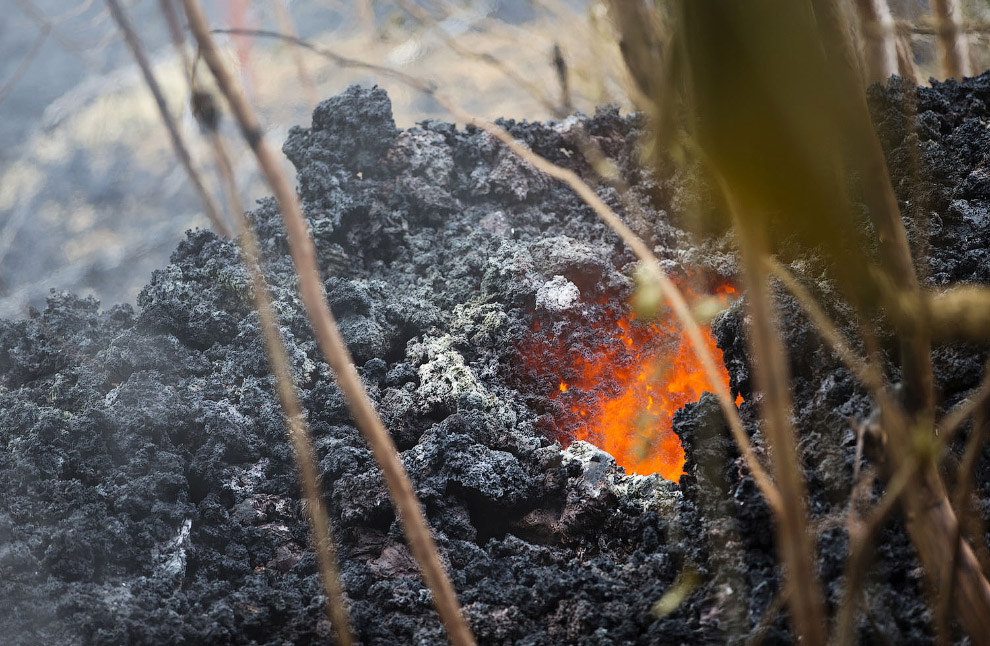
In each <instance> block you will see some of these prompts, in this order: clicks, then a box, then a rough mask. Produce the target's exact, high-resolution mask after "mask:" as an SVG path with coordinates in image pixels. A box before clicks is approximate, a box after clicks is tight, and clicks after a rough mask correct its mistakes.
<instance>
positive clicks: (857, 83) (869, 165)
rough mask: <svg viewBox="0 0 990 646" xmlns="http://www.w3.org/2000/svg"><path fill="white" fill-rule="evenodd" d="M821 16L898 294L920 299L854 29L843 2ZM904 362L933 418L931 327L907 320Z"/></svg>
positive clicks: (912, 391)
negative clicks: (851, 34) (854, 42)
mask: <svg viewBox="0 0 990 646" xmlns="http://www.w3.org/2000/svg"><path fill="white" fill-rule="evenodd" d="M811 2H812V6H813V8H814V11H815V18H816V20H817V23H818V28H819V31H820V33H821V36H822V40H823V44H824V46H825V51H826V53H827V55H828V57H829V62H830V64H831V70H832V73H833V74H834V75H835V77H836V79H835V80H836V83H837V86H838V87H839V88H842V89H843V91H844V93H845V95H846V100H845V101H844V102H843V103H842V104H841V105H842V106H843V109H844V110H845V114H844V115H842V116H843V118H844V121H845V124H846V128H847V130H848V132H849V133H850V140H851V141H857V142H859V145H860V150H859V153H860V156H861V158H860V160H859V162H860V171H861V172H862V173H863V176H864V177H866V178H868V179H867V181H864V182H863V188H864V190H863V193H864V195H863V197H864V201H865V202H866V205H867V207H868V209H869V213H870V218H871V220H872V222H873V226H874V228H875V230H876V233H877V242H878V246H879V250H880V257H881V261H882V262H883V266H884V269H885V271H886V272H887V275H888V278H889V281H890V283H891V286H892V287H893V291H894V295H895V296H898V297H901V298H905V299H917V298H919V288H918V278H917V275H916V273H915V269H914V260H913V258H912V257H911V247H910V245H909V244H908V239H907V231H906V230H905V229H904V223H903V221H902V220H901V214H900V209H899V207H898V204H897V197H896V196H895V195H894V189H893V187H892V186H891V183H890V175H889V174H888V172H887V161H886V158H885V157H884V154H883V149H882V148H881V147H880V141H879V140H878V139H877V136H876V133H875V131H874V130H873V122H872V120H871V118H870V111H869V107H868V106H867V104H866V94H865V92H864V90H863V83H862V77H861V76H860V72H859V65H858V62H857V59H856V56H855V53H854V51H853V49H852V45H851V43H850V41H849V28H848V25H847V24H846V21H845V17H844V16H843V14H842V9H841V7H839V4H838V2H837V0H811ZM899 332H900V335H899V337H900V344H901V363H902V366H903V368H904V381H905V386H906V388H907V391H908V393H907V394H908V397H907V400H908V401H910V402H912V406H913V408H914V410H915V411H916V412H917V413H918V414H919V416H920V417H928V418H930V417H931V411H932V410H933V409H934V403H935V402H934V381H933V379H932V365H931V340H930V338H929V333H928V329H927V326H925V325H923V324H914V323H912V322H908V321H905V322H904V323H903V325H902V326H901V327H900V329H899Z"/></svg>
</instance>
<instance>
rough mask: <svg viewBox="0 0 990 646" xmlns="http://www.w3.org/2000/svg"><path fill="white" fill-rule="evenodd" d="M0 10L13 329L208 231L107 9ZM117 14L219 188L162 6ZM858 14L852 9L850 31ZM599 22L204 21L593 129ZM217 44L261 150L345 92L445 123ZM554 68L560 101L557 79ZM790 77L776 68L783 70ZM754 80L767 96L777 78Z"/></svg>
mask: <svg viewBox="0 0 990 646" xmlns="http://www.w3.org/2000/svg"><path fill="white" fill-rule="evenodd" d="M936 1H937V0H936ZM0 4H2V5H4V9H5V10H4V12H3V15H4V19H3V20H2V21H0V47H2V48H3V55H2V56H0V115H2V116H3V118H2V119H0V316H5V317H19V316H26V315H27V314H28V312H29V309H30V308H32V307H33V308H41V307H43V306H44V299H45V298H46V297H47V295H48V293H49V289H51V288H55V289H60V290H61V289H69V290H73V291H75V292H78V293H81V294H91V295H94V296H96V297H97V298H99V299H100V300H101V301H102V302H104V304H110V303H114V302H120V301H124V302H133V301H134V299H135V296H136V294H137V292H138V291H139V290H140V288H141V287H142V286H143V285H144V283H145V282H146V281H147V279H148V277H149V276H150V273H151V271H152V270H153V269H155V268H157V267H160V266H162V265H163V264H165V263H166V262H167V258H168V255H169V254H170V253H171V250H172V249H173V248H174V246H175V244H176V243H177V241H178V240H179V239H180V238H181V236H182V232H183V231H184V230H185V229H187V228H191V227H197V226H199V227H205V226H208V222H207V221H206V219H205V217H204V216H203V215H202V212H201V211H202V209H201V207H200V202H199V199H198V197H197V195H196V194H195V192H194V191H193V190H192V188H191V187H190V186H189V182H188V180H187V178H186V176H185V174H184V172H183V171H182V169H181V167H180V166H179V165H178V164H177V163H176V161H175V158H174V155H173V152H172V150H171V148H170V146H169V141H168V137H167V134H166V132H165V130H164V128H162V126H161V121H160V118H159V116H158V114H157V112H156V109H155V105H154V102H153V100H152V98H151V96H150V94H149V92H148V89H147V87H146V86H145V85H144V83H143V82H142V80H141V77H140V74H139V73H138V71H137V69H136V66H135V65H134V63H133V60H132V59H131V57H130V55H129V53H128V51H127V49H126V47H124V44H123V42H122V41H121V38H120V35H119V32H118V30H117V29H116V26H115V25H114V23H113V21H112V20H111V18H110V16H109V14H108V13H107V10H106V7H105V5H104V4H103V3H102V2H98V1H93V0H0ZM126 4H127V7H128V11H129V12H130V13H131V15H132V18H133V20H134V22H135V23H136V25H137V26H138V30H139V32H140V36H141V38H142V40H143V42H144V45H145V47H146V48H147V50H148V53H149V56H150V58H151V59H152V63H153V65H154V68H155V71H156V74H157V76H158V78H159V80H160V82H161V83H162V85H163V86H164V89H165V92H166V95H167V99H168V101H169V104H170V107H171V109H172V111H173V114H175V115H177V116H178V118H179V121H180V125H181V128H182V130H183V131H184V134H185V135H186V138H187V140H188V141H190V142H192V143H193V144H194V145H193V151H192V152H193V156H194V158H195V162H196V164H197V166H198V167H199V168H200V169H201V170H202V172H203V173H204V175H205V179H206V182H207V184H208V185H211V186H219V185H220V182H219V180H218V178H217V172H216V169H215V168H214V167H213V164H212V161H211V159H212V158H211V155H210V152H209V147H208V145H207V143H206V141H205V140H203V138H201V137H199V136H198V128H197V126H196V124H195V121H194V119H193V117H192V115H191V114H190V113H189V109H188V98H189V97H188V92H189V90H188V86H187V84H186V82H185V79H184V78H183V71H182V69H183V68H182V64H181V61H179V60H178V59H177V57H176V55H175V52H174V49H173V48H172V47H171V44H170V42H169V37H168V29H167V24H166V21H165V19H164V18H163V16H162V13H161V11H160V6H159V2H158V0H136V1H134V2H130V3H126ZM657 4H658V5H659V4H664V3H660V2H658V3H657ZM858 4H862V3H860V2H859V0H856V2H855V3H854V2H853V1H852V0H850V2H849V3H848V9H849V12H850V14H851V15H854V14H855V11H856V5H858ZM606 5H607V3H604V2H596V1H588V0H471V1H464V0H398V1H397V0H360V1H358V2H353V3H352V2H344V1H343V0H222V1H218V2H214V3H209V7H208V8H209V11H210V14H211V15H210V19H211V22H212V23H213V24H215V25H218V26H233V27H242V28H249V29H269V30H275V31H283V32H284V31H291V30H295V31H296V32H297V33H298V34H299V36H300V37H302V38H305V39H307V40H310V41H313V42H315V43H318V44H325V45H330V46H332V48H333V49H334V50H335V51H336V52H338V53H340V54H343V55H346V56H351V57H354V58H360V59H363V60H367V61H370V62H375V63H380V64H385V65H389V66H392V67H396V68H399V69H402V70H403V71H407V72H410V73H413V74H416V75H421V76H426V77H429V78H432V79H435V80H436V81H437V82H438V83H439V85H440V86H441V87H442V88H443V90H444V91H445V92H446V93H447V95H448V96H450V97H451V98H452V99H454V100H455V101H456V102H457V103H459V104H460V105H461V106H463V107H464V108H466V109H467V110H468V111H470V112H471V113H472V114H475V115H477V116H479V117H485V118H496V117H507V118H515V119H529V120H544V119H549V118H554V117H560V116H561V115H563V114H565V113H567V112H570V111H572V110H580V111H583V112H586V113H588V112H592V111H593V110H594V108H595V106H596V105H600V104H603V103H617V104H618V105H620V106H621V107H622V108H623V109H624V110H629V109H632V108H633V106H634V105H635V103H636V95H637V92H636V90H635V89H633V88H634V87H635V84H634V83H632V82H631V80H630V79H629V78H628V73H627V72H626V71H625V67H624V65H623V60H622V54H621V52H620V48H619V46H618V44H617V42H616V38H615V30H614V28H613V25H612V24H611V22H610V19H609V15H608V10H607V6H606ZM889 8H890V12H891V19H892V20H893V21H894V22H893V28H894V29H896V31H897V33H898V34H899V38H900V42H901V43H902V45H903V46H904V47H905V48H906V51H907V52H908V54H909V56H908V58H909V59H910V62H911V66H912V67H913V68H914V69H913V73H915V74H916V75H917V78H918V79H920V80H924V79H927V78H928V77H929V76H933V77H936V78H942V77H944V73H943V72H942V70H943V66H942V62H941V61H940V54H939V48H938V46H937V35H936V29H935V25H934V23H933V22H932V19H931V15H932V7H931V6H929V3H928V2H927V1H926V0H892V1H891V2H890V4H889ZM961 10H962V14H961V18H960V20H961V22H962V25H963V27H964V28H965V29H966V30H967V33H966V42H967V43H968V45H969V52H968V58H969V61H968V65H969V69H970V70H982V69H985V68H987V67H988V66H990V47H987V44H988V43H987V40H988V38H990V28H988V25H990V5H988V4H987V3H985V2H983V1H982V0H981V1H977V0H964V1H963V2H962V3H961ZM220 40H221V42H222V43H223V44H224V46H225V47H226V48H227V50H228V53H229V56H230V61H231V62H232V63H234V64H235V65H236V66H237V69H238V70H239V72H240V74H241V77H242V80H243V81H244V83H245V85H246V87H247V88H248V92H249V94H250V99H251V100H252V102H253V103H254V104H255V105H256V107H257V108H258V110H259V112H260V114H261V115H262V119H263V122H264V124H265V127H266V129H267V131H268V133H269V136H270V138H271V140H272V141H273V142H278V141H281V140H283V139H284V136H285V133H286V132H287V130H288V128H289V127H290V126H292V125H294V124H308V122H309V114H310V111H311V109H312V107H313V102H314V101H317V100H320V99H323V98H327V97H329V96H332V95H333V94H335V93H337V92H340V91H341V90H343V89H344V88H346V87H347V86H348V85H349V84H351V83H365V84H375V83H377V84H379V85H382V86H384V87H386V89H387V90H388V91H389V95H390V96H391V98H392V101H393V104H394V109H395V117H396V121H397V123H398V125H399V126H401V127H408V126H411V125H414V124H415V123H416V122H417V121H419V120H421V119H426V118H436V119H447V120H452V119H451V117H449V116H448V115H447V114H446V113H445V112H444V111H443V110H442V109H441V107H440V106H439V105H437V104H436V103H435V102H434V101H433V100H432V99H430V98H429V97H425V96H423V95H422V94H420V93H417V92H415V91H414V90H411V89H409V88H407V87H404V86H402V85H401V84H399V83H397V82H394V81H390V80H388V79H381V78H375V77H374V76H373V75H372V74H370V73H367V72H360V71H354V70H342V69H339V68H337V67H335V66H334V65H333V64H332V63H331V62H330V61H328V60H326V59H324V58H322V57H320V56H318V55H316V54H313V53H312V52H308V51H305V50H299V49H297V48H294V47H292V46H291V45H287V44H285V43H282V42H278V41H273V40H263V39H250V38H239V37H229V38H221V39H220ZM861 41H862V39H861ZM793 45H794V47H795V52H798V51H805V52H806V53H807V50H808V49H809V48H808V47H807V46H806V44H805V45H803V44H802V43H801V42H795V43H793ZM860 45H861V46H862V42H860ZM558 53H559V55H558ZM482 57H487V58H484V59H483V58H482ZM493 61H494V63H493ZM561 62H562V63H563V65H564V67H565V68H566V72H567V78H568V87H567V92H566V94H565V93H564V92H563V90H562V88H561V86H560V83H559V77H558V73H559V70H560V65H561ZM791 62H792V61H787V60H783V61H780V63H781V65H783V66H787V65H789V64H790V63H791ZM507 70H508V73H506V71H507ZM766 72H767V76H768V78H767V79H765V80H766V81H768V82H769V81H770V80H772V76H773V74H776V73H783V74H786V73H787V70H786V69H781V70H776V69H767V70H766ZM204 76H205V75H204ZM727 78H730V79H731V78H732V77H731V75H727ZM520 79H521V80H522V81H525V83H523V82H521V81H520ZM817 81H818V79H812V78H809V79H806V82H804V84H803V85H802V87H805V86H807V87H806V88H805V89H807V90H808V91H809V94H808V97H809V108H810V109H813V110H814V111H815V114H816V115H819V116H821V117H822V118H826V119H827V118H829V117H828V110H827V104H820V103H816V102H815V100H814V99H813V98H812V97H816V96H817V94H816V93H821V91H820V85H819V84H818V83H817ZM736 82H737V83H741V82H743V81H742V80H741V79H736ZM746 82H749V81H746ZM222 132H223V133H224V134H225V135H226V136H227V137H229V139H230V142H231V145H232V146H235V150H240V151H241V152H243V150H241V149H238V148H236V147H237V146H242V143H241V142H240V141H239V140H238V138H237V137H235V136H233V135H234V134H235V132H234V129H233V128H232V126H231V124H230V123H224V124H223V125H222ZM822 143H823V145H828V144H829V142H827V141H826V142H822ZM234 158H235V162H236V168H235V169H234V171H235V175H236V180H237V183H238V185H239V186H240V188H241V191H242V194H243V195H244V196H246V197H247V198H248V200H247V202H246V204H247V205H248V207H250V205H251V204H252V201H253V200H254V199H257V198H260V197H263V196H265V195H266V194H267V191H266V189H265V188H264V186H263V184H262V183H261V182H260V180H259V178H258V176H257V174H256V171H255V170H254V168H253V164H252V163H251V161H250V160H249V158H248V156H247V155H245V154H239V153H236V154H235V155H234ZM795 168H798V167H796V166H790V165H788V166H786V167H785V168H784V169H783V170H786V171H788V172H791V171H793V170H794V169H795ZM794 172H797V171H794ZM805 188H808V187H801V190H804V189H805ZM812 188H816V190H817V189H820V190H817V192H816V194H818V195H821V196H822V197H823V198H825V199H826V201H823V202H822V204H823V208H824V206H825V204H827V198H829V196H830V195H833V194H832V193H831V192H830V190H829V187H824V186H823V187H812Z"/></svg>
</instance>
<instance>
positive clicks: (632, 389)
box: [527, 284, 741, 481]
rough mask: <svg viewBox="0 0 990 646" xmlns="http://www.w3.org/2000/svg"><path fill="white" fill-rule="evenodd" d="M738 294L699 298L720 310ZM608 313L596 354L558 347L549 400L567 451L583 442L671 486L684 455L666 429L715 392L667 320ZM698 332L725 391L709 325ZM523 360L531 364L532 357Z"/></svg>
mask: <svg viewBox="0 0 990 646" xmlns="http://www.w3.org/2000/svg"><path fill="white" fill-rule="evenodd" d="M735 293H736V290H735V288H734V287H733V286H731V285H729V284H723V285H720V286H718V287H717V288H716V289H715V290H714V294H713V295H711V296H708V295H705V296H704V297H705V298H712V297H714V298H716V299H718V301H720V303H721V305H723V306H724V305H726V304H727V303H728V301H729V300H730V299H731V298H732V297H733V295H734V294H735ZM685 297H686V298H688V301H689V304H693V303H694V304H696V303H698V302H700V299H701V296H698V295H695V294H692V293H690V292H686V293H685ZM606 313H607V317H606V318H608V319H610V320H614V321H615V322H614V324H610V325H608V326H607V327H608V329H604V328H605V327H606V326H601V327H600V328H599V329H597V330H595V332H596V336H598V337H599V338H602V337H601V336H600V335H604V336H605V337H606V339H605V341H603V342H602V343H601V345H600V347H590V348H589V347H574V346H575V345H577V346H586V345H587V344H586V343H582V342H578V343H576V344H575V342H574V340H573V339H571V340H570V341H568V340H567V339H560V340H559V345H556V350H558V351H562V352H563V357H564V361H563V364H564V365H563V366H562V367H561V369H560V373H559V374H560V376H561V377H562V379H561V380H560V382H559V384H558V385H557V386H556V388H554V389H553V391H552V392H551V393H550V394H549V396H550V398H551V399H552V400H554V401H555V402H556V403H557V404H559V405H560V408H559V409H558V410H560V411H561V412H562V413H563V419H560V420H558V424H559V428H560V429H561V430H562V431H563V435H564V437H561V438H560V439H561V440H562V441H563V442H564V443H565V444H569V443H570V441H574V440H585V441H587V442H590V443H592V444H594V445H596V446H598V447H600V448H602V449H604V450H605V451H607V452H608V453H610V454H611V455H612V456H614V457H615V459H616V461H617V462H618V463H619V464H620V465H622V466H623V467H625V470H626V472H627V473H638V474H641V475H646V474H651V473H659V474H660V475H661V476H663V477H664V478H667V479H669V480H674V481H676V480H678V479H679V478H680V476H681V474H682V473H683V468H684V450H683V449H682V448H681V444H680V440H679V439H678V437H677V436H676V435H675V434H674V432H673V430H672V427H671V426H672V425H671V422H672V420H673V417H674V413H675V412H676V411H677V410H679V409H680V408H681V407H683V406H684V405H685V404H688V403H690V402H694V401H697V400H698V398H699V397H700V396H701V394H702V393H703V392H705V391H712V390H713V388H712V387H711V385H710V383H709V381H708V378H707V377H706V376H705V373H704V370H703V368H702V366H701V362H700V361H698V359H697V358H696V357H695V355H694V351H693V349H692V347H691V342H690V341H689V340H688V338H687V336H686V335H685V334H683V333H682V332H681V330H680V327H679V325H678V323H677V321H676V320H674V317H673V315H672V314H668V315H667V317H666V318H660V319H657V320H653V321H650V322H641V321H636V320H635V318H634V317H633V316H632V315H631V314H625V315H621V316H618V315H617V314H616V313H613V312H611V311H608V310H606ZM535 329H538V328H535V327H534V330H535ZM702 331H703V332H704V333H705V334H703V336H704V338H705V341H706V343H707V344H708V349H709V351H711V353H712V355H713V356H714V358H715V360H716V363H717V365H718V367H719V369H720V371H721V375H720V376H721V378H722V379H723V383H724V384H725V385H728V382H729V375H728V373H727V372H726V371H725V368H724V366H723V364H722V351H721V350H719V349H718V348H717V347H716V346H715V340H714V339H713V338H712V337H711V334H710V331H709V329H708V326H707V325H703V326H702ZM569 344H570V347H568V345H569ZM553 345H554V344H551V347H553ZM596 346H598V344H597V343H596ZM527 359H528V361H527V363H530V361H529V360H531V359H533V357H528V358H527ZM547 359H548V358H547V357H545V356H544V357H542V358H541V359H540V363H541V364H542V365H544V368H543V369H544V370H546V369H548V367H549V369H553V368H554V365H553V364H555V363H557V362H556V361H554V360H552V359H551V360H547ZM739 401H741V397H740V398H738V399H737V402H736V403H737V404H738V403H739Z"/></svg>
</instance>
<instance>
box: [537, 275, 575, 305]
mask: <svg viewBox="0 0 990 646" xmlns="http://www.w3.org/2000/svg"><path fill="white" fill-rule="evenodd" d="M580 300H581V291H580V290H579V289H578V287H577V285H575V284H574V283H572V282H571V281H569V280H567V279H566V278H564V277H563V276H554V277H553V278H552V279H551V280H549V281H547V282H546V283H544V284H543V286H542V287H540V288H539V289H538V290H537V291H536V307H538V308H539V309H542V310H545V311H547V312H563V311H566V310H569V309H571V308H573V307H574V306H575V305H577V304H578V302H580Z"/></svg>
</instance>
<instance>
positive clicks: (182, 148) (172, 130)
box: [106, 0, 230, 236]
mask: <svg viewBox="0 0 990 646" xmlns="http://www.w3.org/2000/svg"><path fill="white" fill-rule="evenodd" d="M106 3H107V7H108V8H109V9H110V14H111V15H112V16H113V19H114V21H115V22H116V23H117V25H118V26H119V27H120V30H121V31H122V32H123V33H124V40H125V41H126V42H127V46H128V48H130V50H131V54H132V55H133V56H134V60H135V61H136V62H137V64H138V67H140V68H141V74H142V75H143V76H144V82H145V84H146V85H147V86H148V89H149V90H150V91H151V94H152V95H153V96H154V98H155V104H156V105H157V106H158V113H159V114H160V115H161V118H162V122H163V123H164V124H165V129H166V130H168V136H169V138H170V139H171V142H172V149H173V150H174V151H175V156H176V157H178V158H179V162H180V163H181V164H182V167H183V168H184V169H185V171H186V175H188V177H189V181H190V182H192V185H193V187H194V188H195V189H196V192H197V193H198V194H199V199H200V200H201V201H202V203H203V210H204V211H205V212H206V217H207V218H209V220H210V224H211V225H213V229H214V231H216V232H217V233H218V234H219V235H222V236H230V232H229V230H228V229H227V226H226V225H225V224H224V223H223V220H222V219H221V218H220V210H219V209H218V208H217V204H216V202H215V201H214V199H213V197H212V196H210V194H209V192H208V191H207V190H206V186H205V185H204V184H203V180H202V179H201V178H200V175H199V173H198V172H197V171H196V168H195V167H194V166H193V161H192V157H191V156H190V155H189V149H188V148H187V147H186V144H185V142H184V141H183V139H182V135H181V134H180V133H179V127H178V126H177V125H176V123H175V120H174V119H173V118H172V114H171V113H170V112H169V110H168V104H167V103H166V102H165V96H164V95H163V94H162V90H161V87H160V86H159V85H158V81H157V79H155V73H154V71H153V70H152V69H151V64H150V63H149V62H148V57H147V56H146V55H145V53H144V48H143V47H142V46H141V41H140V40H139V39H138V35H137V32H135V31H134V27H133V26H132V25H131V21H130V18H128V17H127V14H126V13H125V12H124V9H123V7H122V6H121V5H120V2H119V1H118V0H106Z"/></svg>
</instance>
